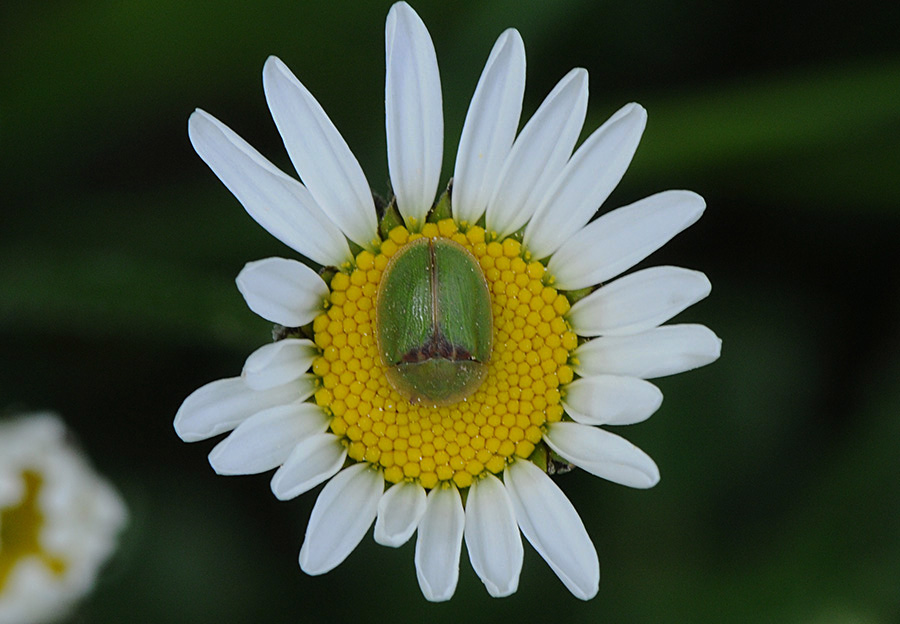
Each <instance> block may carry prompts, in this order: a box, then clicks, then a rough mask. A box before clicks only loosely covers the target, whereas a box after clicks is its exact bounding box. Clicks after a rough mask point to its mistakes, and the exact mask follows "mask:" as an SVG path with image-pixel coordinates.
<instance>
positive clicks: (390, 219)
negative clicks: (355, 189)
mask: <svg viewBox="0 0 900 624" xmlns="http://www.w3.org/2000/svg"><path fill="white" fill-rule="evenodd" d="M400 225H403V217H402V216H401V215H400V211H399V210H398V209H397V198H396V197H395V198H394V199H392V200H391V203H390V204H388V206H387V208H385V209H384V215H382V217H381V223H379V224H378V233H379V234H380V235H381V238H382V240H385V239H387V237H388V234H390V233H391V230H393V229H394V228H395V227H397V226H400Z"/></svg>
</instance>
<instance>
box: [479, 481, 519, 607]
mask: <svg viewBox="0 0 900 624" xmlns="http://www.w3.org/2000/svg"><path fill="white" fill-rule="evenodd" d="M465 537H466V550H468V551H469V559H470V561H471V562H472V568H474V570H475V573H476V574H478V578H480V579H481V580H482V582H484V586H485V587H486V588H487V591H488V593H489V594H490V595H491V596H493V597H495V598H502V597H503V596H509V595H510V594H513V593H515V591H516V589H518V587H519V573H520V572H521V571H522V557H523V554H524V550H523V548H522V538H521V537H519V528H518V527H517V526H516V518H515V514H514V513H513V507H512V501H510V499H509V494H508V493H507V492H506V488H505V487H504V486H503V484H502V483H501V482H500V479H498V478H497V477H495V476H494V475H492V474H487V475H486V476H485V477H484V479H480V480H476V481H474V482H473V483H472V486H471V487H470V488H469V494H468V497H467V498H466V528H465Z"/></svg>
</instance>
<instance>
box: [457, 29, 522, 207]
mask: <svg viewBox="0 0 900 624" xmlns="http://www.w3.org/2000/svg"><path fill="white" fill-rule="evenodd" d="M524 93H525V45H524V44H523V43H522V37H521V35H519V33H518V31H517V30H515V29H513V28H510V29H508V30H506V31H505V32H504V33H503V34H502V35H500V38H499V39H497V43H495V44H494V48H493V49H492V50H491V54H490V56H489V57H488V61H487V64H486V65H485V66H484V71H483V72H482V73H481V78H480V79H479V80H478V86H476V87H475V95H473V96H472V102H471V104H469V112H468V113H467V114H466V122H465V124H464V125H463V130H462V135H461V136H460V139H459V151H458V152H457V153H456V166H455V169H454V173H453V216H454V217H455V218H456V220H457V221H466V222H468V223H476V222H477V221H478V219H480V218H481V215H482V214H484V210H485V207H486V206H487V203H488V200H489V199H490V198H491V195H492V193H493V190H494V187H495V186H496V184H497V176H498V174H499V173H500V168H501V167H502V166H503V162H504V160H505V159H506V156H507V154H508V153H509V150H510V148H511V147H512V144H513V139H515V138H516V130H517V129H518V127H519V115H521V114H522V96H523V95H524Z"/></svg>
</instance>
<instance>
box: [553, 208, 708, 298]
mask: <svg viewBox="0 0 900 624" xmlns="http://www.w3.org/2000/svg"><path fill="white" fill-rule="evenodd" d="M705 207H706V202H705V201H703V198H702V197H700V196H699V195H697V194H696V193H692V192H690V191H663V192H662V193H657V194H656V195H651V196H650V197H645V198H644V199H642V200H640V201H636V202H635V203H633V204H629V205H628V206H623V207H621V208H617V209H616V210H612V211H610V212H608V213H606V214H604V215H602V216H600V217H598V218H597V219H596V220H595V221H593V222H591V223H589V224H588V225H586V226H585V227H584V228H582V229H581V230H580V231H579V232H577V233H576V234H575V235H574V236H572V238H570V239H569V240H567V241H566V242H565V244H564V245H563V246H562V247H560V248H559V249H557V250H556V251H555V252H554V253H553V255H552V256H551V257H550V262H549V263H547V271H548V272H549V273H550V274H551V275H552V276H553V277H554V280H555V282H554V286H556V287H557V288H559V289H561V290H577V289H579V288H586V287H588V286H593V285H594V284H599V283H601V282H605V281H607V280H610V279H612V278H614V277H615V276H617V275H619V274H621V273H624V272H625V271H627V270H628V269H630V268H631V267H633V266H634V265H635V264H637V263H638V262H640V261H641V260H643V259H644V258H646V257H647V256H649V255H650V254H651V253H653V252H654V251H656V250H657V249H659V248H660V247H662V246H663V245H665V244H666V243H667V242H669V241H670V240H671V239H672V237H674V236H675V235H676V234H678V233H679V232H681V231H682V230H684V229H685V228H687V227H689V226H691V225H693V224H694V223H695V222H696V221H697V219H699V218H700V215H702V214H703V210H704V208H705Z"/></svg>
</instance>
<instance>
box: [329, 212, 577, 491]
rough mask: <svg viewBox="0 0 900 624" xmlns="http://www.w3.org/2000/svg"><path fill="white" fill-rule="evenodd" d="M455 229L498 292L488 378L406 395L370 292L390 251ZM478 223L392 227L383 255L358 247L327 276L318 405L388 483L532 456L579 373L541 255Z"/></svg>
mask: <svg viewBox="0 0 900 624" xmlns="http://www.w3.org/2000/svg"><path fill="white" fill-rule="evenodd" d="M423 236H425V237H430V238H439V237H442V238H449V239H451V240H453V241H455V242H457V243H459V244H460V245H462V246H463V247H465V248H466V249H468V250H469V251H470V252H471V253H472V254H473V255H474V256H475V258H476V259H477V260H478V262H479V264H480V265H481V267H482V269H483V270H484V275H485V278H486V279H487V283H488V286H489V287H490V291H491V303H492V312H493V321H494V341H493V352H492V354H491V359H490V363H489V365H488V372H487V375H486V377H485V380H484V382H483V383H482V385H481V387H480V388H479V389H478V390H476V391H475V392H474V393H473V394H471V395H470V396H468V397H466V398H465V399H463V400H461V401H459V402H458V403H455V404H453V405H448V406H443V407H436V406H431V405H427V404H422V403H418V404H411V403H410V402H409V401H408V400H407V399H405V398H403V397H402V396H401V395H400V394H399V393H398V392H397V391H396V390H395V389H394V388H393V387H392V386H391V384H390V383H389V382H388V379H387V377H386V375H385V365H384V364H383V363H382V361H381V358H380V357H379V355H378V349H377V341H376V337H375V297H376V293H377V291H378V285H379V283H380V281H381V277H382V275H383V272H384V269H385V267H386V266H387V264H388V261H389V260H390V258H391V257H392V256H393V255H394V254H396V253H397V251H399V250H400V249H401V248H402V247H403V246H404V245H405V244H407V243H408V242H410V241H412V240H415V239H417V238H421V237H423ZM488 238H489V237H488V236H487V235H486V232H485V230H484V229H483V228H481V227H477V226H476V227H470V228H468V229H467V230H466V231H465V232H462V231H460V230H459V228H458V226H457V224H456V223H455V222H454V221H453V220H452V219H445V220H443V221H440V222H438V223H426V224H425V225H424V226H423V228H422V231H421V232H420V233H412V234H410V233H409V232H408V231H407V230H406V228H403V227H397V228H394V229H393V230H392V231H391V232H390V234H389V236H388V238H387V239H386V240H385V241H383V242H382V243H381V249H380V250H379V253H378V254H373V253H371V252H368V251H363V252H361V253H360V254H359V255H357V256H356V266H355V267H353V268H350V269H348V270H347V271H346V272H339V273H337V274H335V276H334V277H333V278H332V280H331V284H330V288H331V295H330V304H331V305H330V307H329V308H328V310H327V311H326V312H324V313H322V314H321V315H319V316H318V317H317V318H316V319H315V321H314V323H313V331H314V332H315V342H316V345H318V347H319V348H320V349H321V350H322V355H321V356H320V357H318V358H316V360H315V361H314V362H313V368H312V370H313V373H314V374H315V375H317V376H318V377H319V379H320V381H321V386H320V388H319V389H318V391H317V392H316V394H315V399H316V402H317V403H318V404H319V405H320V406H321V407H322V408H324V409H325V410H326V411H327V412H328V413H329V414H331V415H332V421H331V431H332V432H333V433H335V434H336V435H339V436H342V437H343V438H344V439H345V440H346V443H347V445H348V454H349V456H350V457H351V458H352V459H354V460H357V461H366V462H369V463H371V464H374V465H377V466H379V467H381V468H383V469H384V478H385V479H386V480H387V481H390V482H392V483H397V482H399V481H402V480H404V479H414V480H418V481H419V483H421V484H422V486H423V487H425V488H433V487H435V486H436V485H437V484H438V483H439V482H442V481H444V482H446V481H450V480H452V481H453V482H454V483H456V485H457V486H458V487H467V486H469V485H471V483H472V479H473V477H477V476H478V475H480V474H482V473H484V472H485V471H489V472H493V473H499V472H501V471H502V470H503V468H504V467H505V466H506V464H507V463H509V462H510V461H512V460H513V459H514V458H515V457H520V458H527V457H529V456H530V455H531V454H532V452H533V451H534V448H535V445H536V444H537V443H539V442H540V441H541V438H542V436H543V431H544V427H545V426H546V424H547V423H551V422H557V421H559V420H560V418H561V417H562V414H563V408H562V405H560V392H559V387H560V386H564V385H565V384H567V383H569V382H571V381H572V377H573V372H572V368H571V367H570V366H569V364H568V362H569V355H570V353H571V352H572V350H574V349H575V347H576V346H577V342H578V341H577V337H576V336H575V334H574V332H572V330H571V327H570V326H569V324H568V322H567V321H566V320H565V317H564V315H565V313H566V312H567V311H568V310H569V301H568V299H567V298H566V296H565V295H563V294H561V293H559V292H557V291H556V289H555V288H552V287H551V286H548V285H546V284H545V281H547V280H546V279H545V278H546V276H545V269H544V266H543V265H542V264H541V263H540V262H528V260H527V258H528V255H527V252H526V251H525V250H523V249H522V246H521V244H520V243H519V242H518V241H517V240H515V239H513V238H506V239H504V240H493V241H491V242H488Z"/></svg>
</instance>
